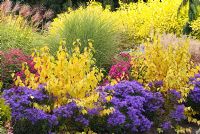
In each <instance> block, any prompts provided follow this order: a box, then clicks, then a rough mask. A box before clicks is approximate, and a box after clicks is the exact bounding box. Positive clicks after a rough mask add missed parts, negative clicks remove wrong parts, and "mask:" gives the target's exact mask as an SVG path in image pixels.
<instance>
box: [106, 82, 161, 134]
mask: <svg viewBox="0 0 200 134" xmlns="http://www.w3.org/2000/svg"><path fill="white" fill-rule="evenodd" d="M105 92H108V93H110V94H112V96H113V97H112V99H111V101H110V102H109V103H110V105H111V106H113V107H114V108H115V111H114V112H113V113H112V114H111V115H110V116H109V117H108V120H107V121H108V124H109V125H110V126H111V127H116V126H123V127H124V128H126V131H128V130H129V131H130V132H143V131H148V130H149V129H150V128H151V126H152V124H153V122H152V121H151V120H150V119H149V118H148V114H149V113H152V112H156V111H157V110H158V109H159V108H161V107H162V105H163V103H164V99H163V97H162V95H161V93H159V92H156V93H152V92H150V91H148V90H145V89H144V88H143V86H142V85H141V84H139V83H138V82H136V81H121V82H120V83H118V84H116V85H114V86H107V87H105Z"/></svg>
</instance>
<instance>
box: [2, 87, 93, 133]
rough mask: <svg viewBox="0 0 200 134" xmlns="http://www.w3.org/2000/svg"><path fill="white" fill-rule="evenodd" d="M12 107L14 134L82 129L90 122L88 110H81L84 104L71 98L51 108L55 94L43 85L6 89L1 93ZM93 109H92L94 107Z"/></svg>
mask: <svg viewBox="0 0 200 134" xmlns="http://www.w3.org/2000/svg"><path fill="white" fill-rule="evenodd" d="M3 96H4V98H5V100H6V102H7V103H8V104H9V105H10V107H11V109H12V123H13V124H15V125H14V133H16V134H20V133H30V134H36V133H49V132H58V133H61V132H77V131H84V129H85V128H87V127H88V125H89V118H88V115H89V114H92V113H93V115H94V114H96V113H94V112H91V111H92V109H91V110H88V111H89V112H88V113H89V114H86V113H84V114H83V113H82V109H83V107H80V106H78V105H77V104H76V103H75V102H74V101H71V102H69V103H68V104H65V105H62V106H60V107H58V108H57V107H56V108H54V109H50V108H49V107H51V104H52V103H54V101H55V96H52V95H51V94H49V93H48V92H47V91H46V90H45V89H44V88H43V87H41V88H38V89H37V90H33V89H29V88H27V87H18V88H11V89H9V90H5V91H4V94H3ZM93 111H94V110H93Z"/></svg>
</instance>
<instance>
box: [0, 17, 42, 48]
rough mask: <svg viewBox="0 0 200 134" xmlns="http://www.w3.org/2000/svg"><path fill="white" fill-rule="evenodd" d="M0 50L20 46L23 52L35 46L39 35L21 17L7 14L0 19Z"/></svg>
mask: <svg viewBox="0 0 200 134" xmlns="http://www.w3.org/2000/svg"><path fill="white" fill-rule="evenodd" d="M0 20H1V21H0V50H3V51H4V50H8V49H10V48H20V49H22V50H24V51H25V52H31V49H33V48H35V47H37V45H36V44H40V43H39V37H40V36H41V35H39V34H38V33H36V32H34V31H33V30H34V29H33V28H32V27H30V26H28V24H26V22H25V20H24V19H23V18H21V17H19V16H18V17H16V18H14V17H13V16H7V17H6V18H3V19H2V18H1V19H0Z"/></svg>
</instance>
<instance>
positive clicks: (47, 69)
mask: <svg viewBox="0 0 200 134" xmlns="http://www.w3.org/2000/svg"><path fill="white" fill-rule="evenodd" d="M79 45H80V44H79V43H75V44H74V49H73V50H72V55H71V56H70V54H69V53H68V51H67V49H66V48H65V47H64V46H60V48H59V50H58V51H57V56H56V57H54V56H52V55H51V54H50V52H49V51H50V50H49V49H48V48H47V47H44V48H42V49H41V51H39V52H36V53H35V54H33V61H34V62H35V66H34V68H35V69H36V70H37V71H38V74H33V73H31V72H30V71H29V70H28V68H27V66H25V67H24V68H23V69H22V70H24V72H25V76H26V79H25V81H22V80H21V78H20V77H19V76H18V77H17V80H16V81H15V84H16V85H19V86H28V87H29V88H32V89H37V88H38V86H39V85H43V86H45V88H46V90H47V91H48V92H49V93H50V94H52V95H53V96H55V97H56V101H55V104H54V106H53V107H57V106H61V105H64V104H67V103H68V102H70V101H71V100H75V101H76V103H77V104H78V105H80V106H83V107H93V106H94V105H93V103H94V102H96V101H97V100H98V96H99V95H98V93H97V92H96V91H95V88H96V87H97V85H98V83H99V82H100V81H101V79H102V76H103V74H102V72H101V70H99V69H98V68H97V67H96V66H94V60H93V58H92V56H93V55H92V50H93V49H92V48H85V49H84V52H82V53H81V52H80V49H79ZM89 46H91V44H90V45H89ZM63 47H64V48H63Z"/></svg>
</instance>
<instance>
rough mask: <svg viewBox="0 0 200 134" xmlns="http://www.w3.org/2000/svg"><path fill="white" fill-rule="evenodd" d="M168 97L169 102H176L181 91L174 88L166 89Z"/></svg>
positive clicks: (179, 97)
mask: <svg viewBox="0 0 200 134" xmlns="http://www.w3.org/2000/svg"><path fill="white" fill-rule="evenodd" d="M168 99H169V101H170V103H173V104H178V100H180V99H181V93H180V92H178V91H176V90H175V89H172V90H169V91H168Z"/></svg>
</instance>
